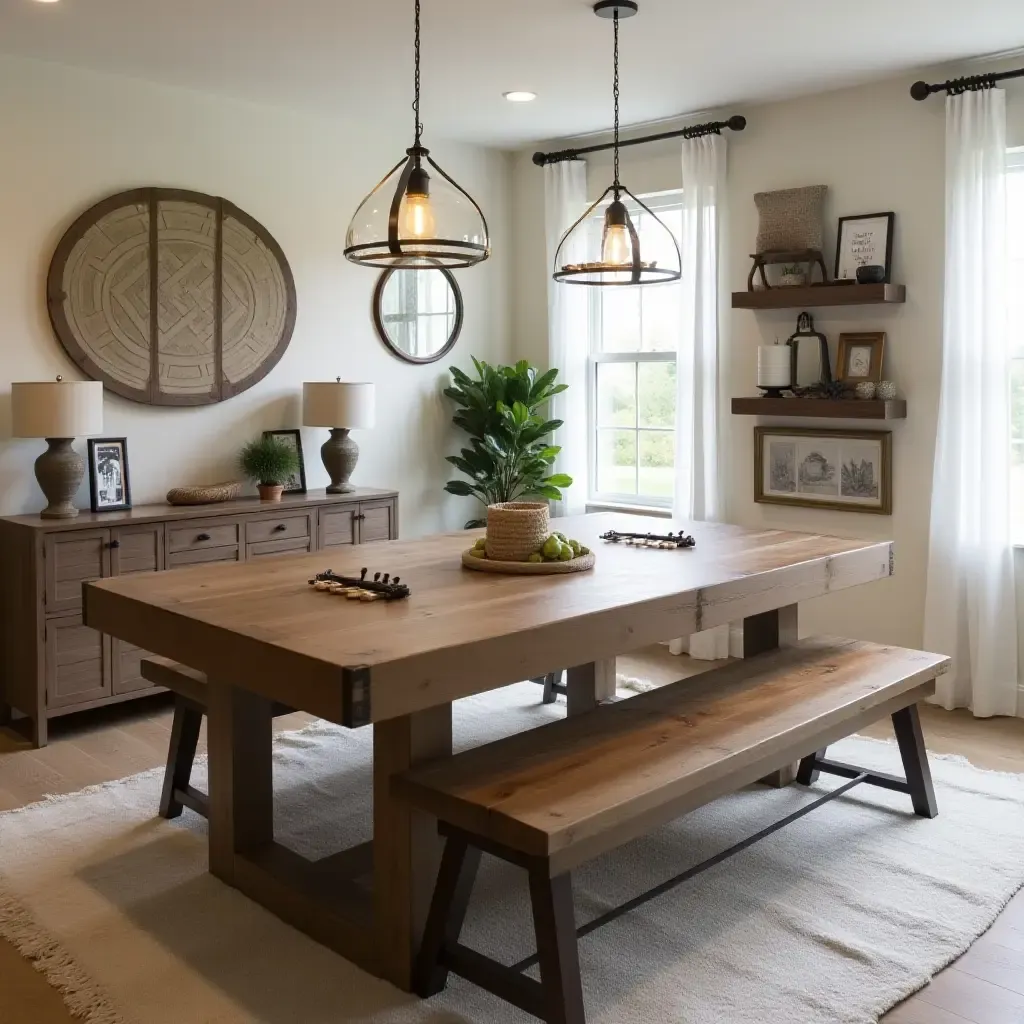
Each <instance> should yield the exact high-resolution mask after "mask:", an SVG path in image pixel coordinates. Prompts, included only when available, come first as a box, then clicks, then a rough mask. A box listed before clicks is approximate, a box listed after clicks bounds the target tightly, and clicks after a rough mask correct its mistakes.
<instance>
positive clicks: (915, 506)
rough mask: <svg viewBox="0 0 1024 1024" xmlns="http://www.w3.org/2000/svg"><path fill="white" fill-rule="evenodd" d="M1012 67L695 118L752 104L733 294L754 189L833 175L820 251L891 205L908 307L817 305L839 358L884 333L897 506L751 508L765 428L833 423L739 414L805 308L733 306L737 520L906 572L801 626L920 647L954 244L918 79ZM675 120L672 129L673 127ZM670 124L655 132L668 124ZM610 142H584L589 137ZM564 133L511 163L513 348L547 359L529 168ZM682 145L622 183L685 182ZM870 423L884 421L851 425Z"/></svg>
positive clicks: (848, 596) (733, 148)
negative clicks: (893, 386)
mask: <svg viewBox="0 0 1024 1024" xmlns="http://www.w3.org/2000/svg"><path fill="white" fill-rule="evenodd" d="M1019 63H1020V61H1019V59H1018V60H1017V61H1016V62H1015V63H1011V64H1009V65H1000V64H994V65H987V66H979V65H977V64H974V65H972V66H970V67H969V68H959V69H951V68H943V69H938V70H935V69H932V70H931V71H929V72H927V73H925V74H922V75H918V74H908V75H906V76H904V77H901V78H900V79H899V80H896V81H889V82H883V83H880V84H874V85H870V86H865V87H860V88H854V89H846V90H843V91H838V92H832V93H825V94H819V95H815V96H809V97H805V98H801V99H796V100H792V101H788V102H784V103H774V104H770V105H763V106H755V105H737V106H736V107H735V108H733V107H730V108H729V109H728V110H722V111H715V112H711V113H707V114H703V113H702V114H701V115H700V116H699V117H697V118H695V119H691V123H692V121H693V120H697V121H705V120H711V119H718V118H720V117H727V116H728V115H730V114H734V113H742V114H745V115H746V116H747V118H748V127H747V130H746V131H744V132H743V133H739V134H737V133H728V138H729V147H730V149H729V177H728V183H729V204H730V211H729V214H730V224H729V227H728V230H727V237H728V243H729V253H728V267H729V275H728V276H729V281H730V283H731V288H732V289H734V290H740V289H742V288H745V287H746V279H747V272H748V270H749V267H750V260H749V256H748V254H749V253H750V252H751V251H752V247H753V242H754V238H755V235H756V233H757V214H756V210H755V208H754V202H753V195H754V193H755V192H759V191H762V190H766V189H776V188H787V187H792V186H799V185H811V184H827V185H828V187H829V192H828V202H827V208H826V225H827V240H826V259H827V260H829V261H830V260H831V258H832V257H833V256H834V252H835V228H836V220H837V218H838V217H840V216H843V215H845V214H858V213H871V212H875V211H880V210H894V211H895V212H896V246H895V253H894V277H893V279H894V280H895V281H897V282H902V283H904V284H905V285H906V286H907V302H906V304H905V305H903V306H891V307H888V306H886V307H881V306H877V307H871V306H868V307H861V308H856V307H850V308H848V309H842V308H832V309H828V308H822V309H817V310H812V312H813V313H814V315H815V322H816V326H817V328H818V329H819V330H821V331H822V332H824V333H825V334H827V335H828V337H829V341H830V348H831V354H832V359H833V364H834V360H835V355H836V346H837V339H838V336H839V334H840V332H842V331H856V330H884V331H886V332H887V334H888V339H887V342H886V356H885V359H886V376H887V377H889V378H892V379H894V380H895V381H896V382H897V384H898V386H899V388H900V391H901V394H903V395H905V396H906V398H907V401H908V418H907V419H906V420H905V421H896V422H895V423H893V424H892V431H893V442H894V492H895V493H894V500H895V505H894V514H893V515H892V517H881V516H872V515H864V514H855V513H843V512H830V511H818V510H807V509H790V508H784V507H779V506H771V505H758V504H755V503H754V501H753V427H754V425H755V422H764V423H766V424H768V423H775V424H786V423H789V424H791V425H797V424H799V425H804V426H821V427H829V426H832V427H836V426H838V425H839V424H836V423H835V422H834V421H832V422H829V421H824V420H822V421H818V420H792V421H787V420H776V419H765V420H760V421H756V420H754V419H753V418H751V417H738V416H731V415H730V414H729V404H728V403H729V399H730V398H731V397H732V396H734V395H751V394H755V393H756V390H755V387H754V381H755V368H756V348H757V346H758V345H759V344H761V343H763V342H770V341H772V340H774V339H775V338H780V339H782V340H784V339H785V338H786V337H788V336H789V335H790V334H791V333H792V331H793V330H794V329H795V325H796V316H797V313H798V312H799V310H793V311H785V312H759V313H753V312H750V311H742V310H736V311H730V315H729V317H728V318H727V321H726V329H725V337H724V339H723V351H722V387H721V393H722V403H723V414H722V417H721V425H722V431H723V438H724V444H723V446H722V449H721V450H722V452H723V453H724V457H725V458H726V459H727V462H728V465H727V470H726V508H727V518H728V519H729V520H731V521H733V522H736V523H740V524H742V525H746V526H755V527H756V526H769V527H781V528H792V529H797V530H805V531H817V532H822V533H832V534H839V535H844V536H862V537H869V538H893V539H894V540H895V541H896V575H895V577H893V578H892V579H891V580H887V581H885V582H883V583H880V584H877V585H875V586H872V587H871V588H870V593H869V592H868V590H867V589H866V588H861V589H855V590H850V591H845V592H843V593H841V594H836V595H833V596H830V597H828V598H824V599H822V600H819V601H816V602H811V603H809V604H808V605H807V606H806V611H805V614H804V616H803V619H802V624H801V628H802V630H803V631H804V632H811V631H813V632H819V631H834V632H841V633H843V634H845V635H850V636H855V637H860V638H864V639H871V640H876V641H880V642H891V643H902V644H907V645H916V644H920V642H921V636H922V629H923V617H924V589H925V575H926V566H927V544H928V522H929V515H930V501H931V477H932V458H933V453H934V437H935V425H936V419H937V415H938V402H939V375H940V366H941V362H940V349H941V329H942V281H943V248H944V212H943V211H944V178H945V174H944V137H945V133H944V114H943V100H942V99H941V98H939V97H933V98H932V99H931V100H929V101H928V102H925V103H917V102H914V101H913V100H911V98H910V96H909V95H908V88H909V85H910V83H911V82H912V81H914V80H915V79H916V78H918V77H925V78H927V79H928V80H929V81H941V80H944V79H945V78H947V77H951V76H952V75H954V74H977V73H980V72H981V71H984V70H990V69H991V70H999V69H1000V68H1001V67H1003V66H1016V65H1017V64H1019ZM1007 93H1008V98H1009V110H1010V124H1011V129H1010V140H1009V141H1010V143H1011V144H1012V145H1024V83H1022V82H1019V81H1018V82H1009V83H1007ZM666 127H667V126H666ZM659 128H660V126H659ZM595 141H603V140H597V139H587V140H586V142H587V143H592V142H595ZM566 145H571V142H566V141H559V142H556V143H554V144H550V143H545V144H542V145H541V146H534V147H530V152H526V151H524V152H522V153H519V154H517V155H516V159H515V166H514V172H513V210H514V212H515V220H514V229H515V230H514V243H515V248H514V263H513V274H514V289H513V303H512V310H513V337H514V339H515V343H514V344H515V348H516V352H517V354H518V355H521V356H525V357H528V358H530V359H534V360H537V361H539V362H540V363H541V364H544V363H545V362H546V345H547V340H546V339H547V329H546V305H545V303H546V298H545V289H546V280H547V274H548V268H547V267H546V265H545V257H544V239H543V234H542V232H541V231H540V230H539V225H540V223H541V222H542V218H543V183H542V172H541V171H540V170H539V169H538V168H536V167H535V166H534V165H533V164H532V163H531V162H530V153H531V152H532V150H533V149H537V148H540V149H562V148H565V146H566ZM678 146H679V143H678V141H674V142H666V143H657V144H652V145H648V146H643V147H637V148H635V149H626V150H623V153H622V163H623V170H622V175H623V180H624V182H625V183H626V184H628V185H629V187H630V188H631V189H632V190H633V191H635V192H638V193H641V192H645V191H657V190H662V189H670V188H678V187H679V184H680V170H679V163H678V160H679V150H678ZM590 161H591V162H590V170H589V176H590V182H591V191H592V192H593V193H594V194H595V195H596V193H597V191H599V190H600V189H601V188H603V187H604V186H605V185H606V184H607V182H608V180H610V173H609V168H610V162H609V158H608V154H598V155H596V156H594V157H591V158H590ZM851 425H852V426H859V427H861V428H866V429H872V428H876V429H877V428H878V426H879V425H878V424H871V423H870V422H868V423H853V424H851Z"/></svg>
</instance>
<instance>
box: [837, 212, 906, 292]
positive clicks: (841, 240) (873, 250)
mask: <svg viewBox="0 0 1024 1024" xmlns="http://www.w3.org/2000/svg"><path fill="white" fill-rule="evenodd" d="M895 226H896V214H895V213H865V214H861V215H860V216H857V217H840V218H839V235H838V238H837V240H836V275H835V276H836V280H837V281H856V280H857V268H858V267H884V268H885V277H884V278H883V279H882V280H883V281H884V282H885V283H886V284H888V283H889V281H890V278H891V275H892V239H893V234H894V229H895Z"/></svg>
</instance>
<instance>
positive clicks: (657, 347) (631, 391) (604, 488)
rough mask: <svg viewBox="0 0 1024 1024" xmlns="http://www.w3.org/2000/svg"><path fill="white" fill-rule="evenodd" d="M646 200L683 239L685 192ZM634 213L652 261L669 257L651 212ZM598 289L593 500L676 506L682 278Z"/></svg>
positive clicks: (596, 221) (593, 323)
mask: <svg viewBox="0 0 1024 1024" xmlns="http://www.w3.org/2000/svg"><path fill="white" fill-rule="evenodd" d="M642 198H643V201H644V203H646V204H647V206H649V207H650V208H651V210H652V211H654V212H655V213H656V214H657V216H658V218H659V219H660V220H661V221H662V223H663V224H665V226H666V227H668V229H669V230H670V231H671V232H672V233H673V234H674V235H675V237H676V240H677V241H678V240H679V236H680V233H681V230H682V208H681V205H680V194H679V193H678V192H667V193H660V194H658V195H653V196H643V197H642ZM627 202H628V200H627ZM629 212H630V216H631V217H632V218H633V223H634V224H635V225H636V230H637V233H638V234H639V236H640V246H641V251H642V252H643V253H644V256H645V259H653V260H659V261H660V260H664V259H667V257H668V254H666V253H661V254H659V252H658V251H657V249H656V248H655V246H656V245H657V244H658V243H659V242H662V241H665V242H667V239H665V237H664V232H657V231H655V232H651V231H650V229H649V227H648V224H649V222H650V219H651V218H650V215H649V214H647V213H645V212H644V211H643V210H642V209H641V208H640V207H637V206H633V205H632V204H631V206H630V211H629ZM603 217H604V209H603V207H602V208H601V209H600V210H599V212H598V214H597V215H596V216H595V217H594V218H593V230H594V231H595V232H599V231H600V230H601V223H602V220H603ZM659 236H660V237H659ZM648 253H650V255H648ZM590 291H591V303H592V304H591V310H590V394H589V396H588V403H589V422H590V438H591V442H590V445H591V458H590V465H591V474H590V492H591V493H590V500H591V501H594V502H613V503H617V502H621V503H626V504H631V505H644V506H651V507H669V506H671V504H672V492H673V489H674V477H675V427H676V347H677V332H678V330H679V302H680V289H679V284H678V282H673V283H672V284H663V285H645V286H644V287H636V288H621V287H610V288H592V289H590Z"/></svg>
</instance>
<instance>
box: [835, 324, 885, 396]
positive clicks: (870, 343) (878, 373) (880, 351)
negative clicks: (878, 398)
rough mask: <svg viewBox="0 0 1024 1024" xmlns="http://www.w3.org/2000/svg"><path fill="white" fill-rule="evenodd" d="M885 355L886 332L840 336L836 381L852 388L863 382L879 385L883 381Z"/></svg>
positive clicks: (866, 332)
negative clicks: (883, 358) (883, 357)
mask: <svg viewBox="0 0 1024 1024" xmlns="http://www.w3.org/2000/svg"><path fill="white" fill-rule="evenodd" d="M884 354H885V331H863V332H861V333H859V334H840V335H839V355H838V357H837V358H836V380H838V381H842V383H843V384H845V385H846V386H847V387H851V388H853V387H856V386H857V385H858V384H860V383H861V381H873V382H874V383H875V384H877V383H878V382H879V381H880V380H881V379H882V356H883V355H884Z"/></svg>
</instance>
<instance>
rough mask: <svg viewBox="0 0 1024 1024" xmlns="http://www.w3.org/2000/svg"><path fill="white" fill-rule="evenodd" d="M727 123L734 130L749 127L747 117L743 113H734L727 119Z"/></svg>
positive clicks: (738, 130)
mask: <svg viewBox="0 0 1024 1024" xmlns="http://www.w3.org/2000/svg"><path fill="white" fill-rule="evenodd" d="M726 124H727V125H728V126H729V127H730V128H731V129H732V130H733V131H734V132H741V131H743V129H744V128H746V127H747V119H746V118H745V117H744V116H743V115H742V114H733V115H732V117H730V118H729V120H728V121H726Z"/></svg>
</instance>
